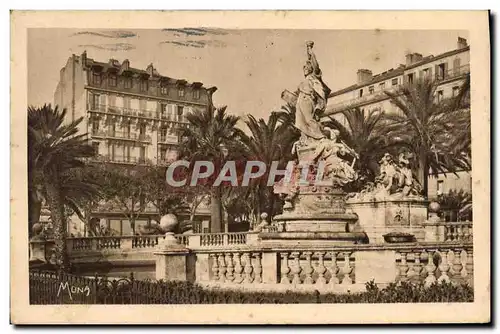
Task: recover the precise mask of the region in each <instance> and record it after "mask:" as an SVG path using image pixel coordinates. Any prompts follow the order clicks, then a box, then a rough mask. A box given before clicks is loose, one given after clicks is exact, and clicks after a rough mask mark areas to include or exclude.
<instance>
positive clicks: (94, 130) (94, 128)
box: [92, 118, 99, 135]
mask: <svg viewBox="0 0 500 334" xmlns="http://www.w3.org/2000/svg"><path fill="white" fill-rule="evenodd" d="M98 131H99V120H98V119H95V118H94V119H92V134H94V135H95V134H97V132H98Z"/></svg>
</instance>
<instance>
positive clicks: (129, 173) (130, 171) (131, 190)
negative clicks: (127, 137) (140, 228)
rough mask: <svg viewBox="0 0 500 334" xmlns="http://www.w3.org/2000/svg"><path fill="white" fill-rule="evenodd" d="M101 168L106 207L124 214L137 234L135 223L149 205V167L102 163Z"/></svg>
mask: <svg viewBox="0 0 500 334" xmlns="http://www.w3.org/2000/svg"><path fill="white" fill-rule="evenodd" d="M101 166H102V167H103V179H102V181H101V184H102V192H103V195H104V200H105V204H104V206H108V207H109V209H110V210H113V211H115V210H118V211H120V212H122V213H123V215H124V216H125V217H126V218H127V219H128V221H129V223H130V227H131V229H132V231H133V233H134V234H135V221H136V220H137V218H138V217H139V215H140V214H141V213H142V212H144V208H145V205H146V203H147V200H146V196H147V193H148V187H149V185H148V178H149V177H150V176H149V173H150V171H149V167H147V166H143V165H134V166H120V165H116V164H112V163H102V164H101Z"/></svg>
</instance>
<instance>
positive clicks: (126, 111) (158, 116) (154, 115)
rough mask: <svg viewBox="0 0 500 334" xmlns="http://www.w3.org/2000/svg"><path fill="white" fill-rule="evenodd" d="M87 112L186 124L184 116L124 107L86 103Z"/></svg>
mask: <svg viewBox="0 0 500 334" xmlns="http://www.w3.org/2000/svg"><path fill="white" fill-rule="evenodd" d="M87 110H88V111H89V112H94V113H102V114H108V115H117V116H124V117H138V118H145V119H154V120H162V121H167V122H175V123H183V124H184V123H188V121H187V120H186V118H185V116H184V115H181V116H179V115H175V114H169V113H164V112H158V111H152V110H144V109H133V108H125V107H116V106H109V105H105V104H94V103H88V104H87Z"/></svg>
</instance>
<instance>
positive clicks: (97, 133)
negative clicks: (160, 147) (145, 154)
mask: <svg viewBox="0 0 500 334" xmlns="http://www.w3.org/2000/svg"><path fill="white" fill-rule="evenodd" d="M92 137H95V138H104V139H118V140H127V141H142V142H148V143H150V142H151V136H150V135H145V134H139V135H138V134H136V133H130V132H122V131H109V130H108V131H105V130H93V131H92Z"/></svg>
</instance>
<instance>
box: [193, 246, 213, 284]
mask: <svg viewBox="0 0 500 334" xmlns="http://www.w3.org/2000/svg"><path fill="white" fill-rule="evenodd" d="M195 269H196V270H195V280H196V282H208V281H210V257H209V254H208V253H200V254H196V265H195Z"/></svg>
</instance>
